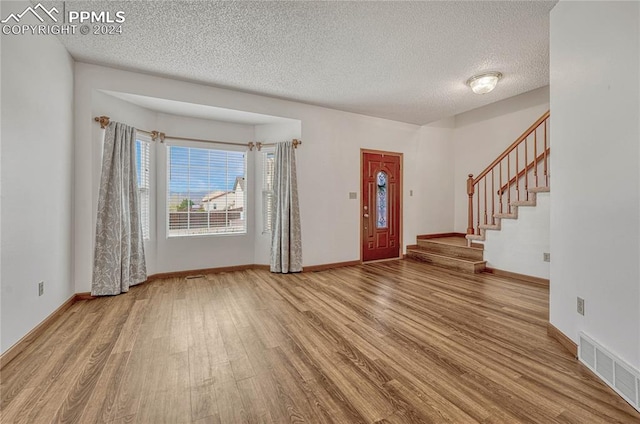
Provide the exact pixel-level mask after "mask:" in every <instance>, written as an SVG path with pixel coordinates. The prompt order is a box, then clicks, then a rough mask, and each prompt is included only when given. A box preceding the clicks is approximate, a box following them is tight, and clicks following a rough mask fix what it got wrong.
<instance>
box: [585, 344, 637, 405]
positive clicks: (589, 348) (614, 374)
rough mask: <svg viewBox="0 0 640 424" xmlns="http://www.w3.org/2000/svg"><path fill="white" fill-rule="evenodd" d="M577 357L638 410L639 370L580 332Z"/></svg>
mask: <svg viewBox="0 0 640 424" xmlns="http://www.w3.org/2000/svg"><path fill="white" fill-rule="evenodd" d="M578 358H579V359H580V362H582V363H583V364H585V365H586V366H587V368H589V369H590V370H591V371H593V372H594V373H595V374H596V375H597V376H598V377H600V378H601V379H602V380H604V382H605V383H607V384H608V385H609V386H610V387H611V388H612V389H613V390H615V391H616V392H617V393H618V394H619V395H620V396H622V397H623V398H624V400H626V401H627V402H629V403H630V404H631V406H633V407H634V408H635V409H637V410H638V411H640V371H638V370H636V369H634V368H633V367H631V366H629V365H628V364H627V363H626V362H624V361H623V360H622V359H620V358H618V357H617V356H616V355H614V354H612V353H611V352H609V351H608V350H607V349H605V348H604V347H602V346H601V345H600V344H598V343H597V342H595V341H594V340H593V339H592V338H590V337H589V336H587V335H586V334H584V333H580V346H579V349H578Z"/></svg>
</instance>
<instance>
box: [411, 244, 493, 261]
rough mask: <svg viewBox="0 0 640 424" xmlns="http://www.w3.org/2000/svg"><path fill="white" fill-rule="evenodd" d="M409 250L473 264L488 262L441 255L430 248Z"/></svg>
mask: <svg viewBox="0 0 640 424" xmlns="http://www.w3.org/2000/svg"><path fill="white" fill-rule="evenodd" d="M407 252H414V253H419V254H427V255H430V256H436V257H439V258H446V259H450V260H453V261H457V262H463V263H467V264H473V265H477V264H483V263H487V261H474V260H471V259H465V258H459V257H456V256H447V255H440V254H438V253H434V252H429V251H428V250H422V249H414V248H410V249H407Z"/></svg>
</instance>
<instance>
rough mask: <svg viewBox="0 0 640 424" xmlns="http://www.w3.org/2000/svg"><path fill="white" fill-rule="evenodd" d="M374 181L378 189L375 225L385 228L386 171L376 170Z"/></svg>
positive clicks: (386, 204)
mask: <svg viewBox="0 0 640 424" xmlns="http://www.w3.org/2000/svg"><path fill="white" fill-rule="evenodd" d="M376 181H377V183H378V184H377V185H378V190H377V193H376V227H377V228H387V209H388V203H389V201H388V198H387V173H386V172H384V171H380V172H378V175H376Z"/></svg>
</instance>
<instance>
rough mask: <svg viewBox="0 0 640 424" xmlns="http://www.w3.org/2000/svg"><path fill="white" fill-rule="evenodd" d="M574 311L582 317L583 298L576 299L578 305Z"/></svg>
mask: <svg viewBox="0 0 640 424" xmlns="http://www.w3.org/2000/svg"><path fill="white" fill-rule="evenodd" d="M576 309H577V310H578V313H579V314H580V315H584V299H583V298H581V297H579V298H578V305H577V308H576Z"/></svg>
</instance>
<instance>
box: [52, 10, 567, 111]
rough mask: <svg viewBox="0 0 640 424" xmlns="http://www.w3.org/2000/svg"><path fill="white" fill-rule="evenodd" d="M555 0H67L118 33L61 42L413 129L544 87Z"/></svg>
mask: <svg viewBox="0 0 640 424" xmlns="http://www.w3.org/2000/svg"><path fill="white" fill-rule="evenodd" d="M43 3H45V4H46V3H53V4H55V3H58V2H43ZM555 3H556V2H555V1H544V2H533V1H531V2H519V1H503V2H483V1H481V2H457V1H453V2H315V1H312V2H209V1H207V2H202V1H197V2H193V1H190V2H187V1H173V2H162V1H154V2H147V1H142V2H140V1H129V2H118V1H116V2H113V1H108V2H105V1H80V2H75V1H74V2H67V5H66V7H67V9H75V10H89V11H100V10H105V11H112V13H114V12H116V11H118V10H122V11H124V12H125V13H126V22H125V23H124V24H123V25H122V29H123V33H122V34H121V35H113V36H107V35H86V36H82V35H79V34H78V35H75V36H62V37H61V39H62V41H63V43H64V44H65V46H66V47H67V49H68V50H69V52H70V53H71V54H72V56H73V57H74V58H75V59H76V60H79V61H83V62H89V63H96V64H102V65H107V66H113V67H117V68H122V69H130V70H138V71H142V72H147V73H152V74H155V75H162V76H168V77H173V78H178V79H184V80H189V81H195V82H200V83H204V84H210V85H215V86H219V87H227V88H232V89H237V90H242V91H247V92H252V93H258V94H263V95H268V96H273V97H279V98H284V99H290V100H295V101H300V102H305V103H310V104H316V105H321V106H327V107H330V108H334V109H340V110H345V111H351V112H357V113H362V114H365V115H372V116H378V117H384V118H389V119H394V120H398V121H403V122H410V123H415V124H425V123H429V122H433V121H435V120H438V119H440V118H444V117H448V116H451V115H455V114H458V113H461V112H465V111H467V110H470V109H474V108H476V107H480V106H483V105H486V104H489V103H493V102H495V101H498V100H501V99H505V98H507V97H511V96H514V95H517V94H520V93H524V92H526V91H529V90H533V89H535V88H538V87H541V86H544V85H547V84H548V82H549V11H550V10H551V8H552V7H553V5H554V4H555ZM489 70H497V71H500V72H502V73H503V74H504V78H503V80H502V81H501V82H500V84H499V85H498V87H497V88H496V89H495V90H494V91H493V92H492V93H489V94H485V95H481V96H480V95H475V94H473V93H472V92H471V91H470V90H469V88H468V87H467V86H466V85H465V81H466V80H467V79H468V78H469V77H470V76H472V75H474V74H477V73H479V72H483V71H489Z"/></svg>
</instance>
